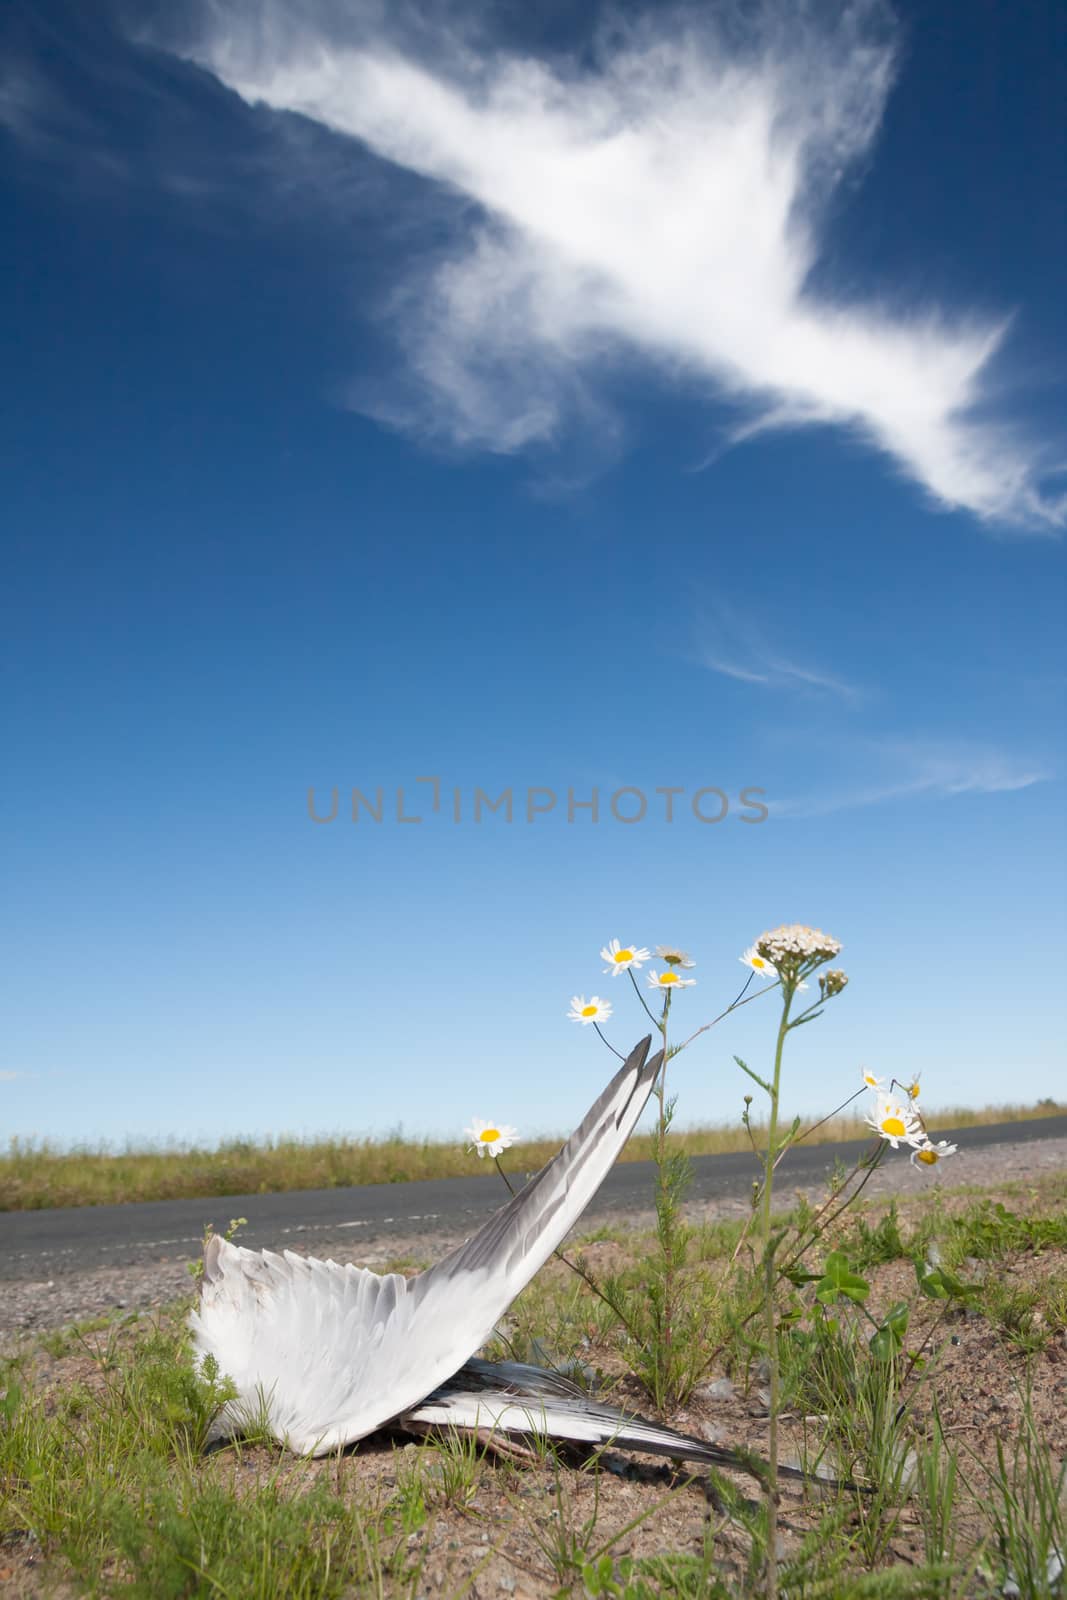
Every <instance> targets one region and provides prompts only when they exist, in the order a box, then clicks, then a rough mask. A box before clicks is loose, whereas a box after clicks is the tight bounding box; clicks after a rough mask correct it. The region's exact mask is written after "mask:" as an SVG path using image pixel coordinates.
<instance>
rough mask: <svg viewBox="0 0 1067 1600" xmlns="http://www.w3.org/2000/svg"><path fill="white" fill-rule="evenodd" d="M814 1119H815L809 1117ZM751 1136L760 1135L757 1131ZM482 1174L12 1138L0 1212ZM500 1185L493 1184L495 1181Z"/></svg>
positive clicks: (691, 1133)
mask: <svg viewBox="0 0 1067 1600" xmlns="http://www.w3.org/2000/svg"><path fill="white" fill-rule="evenodd" d="M1063 1111H1067V1105H1062V1104H1059V1103H1057V1102H1056V1101H1054V1100H1042V1101H1040V1102H1039V1103H1038V1104H1037V1105H1035V1106H990V1107H986V1108H985V1109H984V1110H978V1111H975V1110H974V1109H973V1108H966V1109H963V1108H961V1109H956V1108H950V1109H948V1110H945V1111H940V1112H936V1113H933V1114H931V1116H930V1118H929V1122H930V1127H931V1130H932V1131H934V1132H936V1130H937V1129H938V1128H965V1127H974V1126H976V1125H978V1124H982V1123H996V1122H1016V1121H1025V1120H1026V1119H1028V1118H1032V1117H1046V1116H1054V1115H1055V1114H1056V1113H1057V1112H1063ZM811 1120H812V1121H815V1120H816V1119H815V1118H814V1117H813V1118H812V1119H811ZM869 1131H870V1130H869V1129H868V1128H867V1127H866V1125H865V1123H864V1122H863V1121H862V1119H861V1118H859V1117H835V1118H833V1119H832V1120H830V1121H829V1122H825V1123H823V1124H822V1125H821V1126H820V1127H818V1128H817V1129H816V1130H815V1132H814V1133H812V1134H811V1135H810V1136H809V1139H808V1142H809V1143H811V1142H814V1143H826V1142H832V1141H835V1140H839V1139H859V1138H863V1137H866V1136H867V1135H868V1133H869ZM754 1132H755V1134H756V1137H757V1139H758V1137H759V1129H758V1128H754ZM672 1140H673V1144H674V1148H676V1149H678V1150H684V1151H685V1152H686V1154H688V1155H718V1154H721V1153H722V1152H724V1151H730V1150H747V1149H749V1148H750V1144H749V1139H748V1135H747V1134H746V1133H745V1130H744V1129H743V1128H742V1127H741V1126H740V1125H737V1124H735V1125H732V1126H722V1127H705V1128H691V1129H688V1130H686V1129H679V1130H675V1131H672ZM561 1143H562V1138H556V1139H537V1140H527V1141H525V1142H523V1143H519V1144H516V1145H515V1146H514V1148H513V1149H511V1150H509V1151H508V1155H507V1164H508V1167H509V1169H510V1170H511V1171H513V1172H518V1173H522V1172H532V1171H535V1170H536V1169H537V1168H539V1167H541V1166H543V1165H544V1163H545V1162H546V1161H547V1160H548V1159H549V1158H550V1157H551V1156H553V1155H555V1153H556V1151H557V1150H558V1149H559V1147H560V1144H561ZM650 1149H651V1141H650V1139H649V1138H648V1137H644V1136H635V1137H634V1138H632V1139H631V1140H630V1142H629V1144H628V1145H627V1147H626V1149H625V1151H624V1152H623V1154H622V1156H621V1158H620V1159H621V1160H623V1161H643V1160H646V1159H647V1158H648V1156H649V1154H650ZM479 1172H480V1173H483V1174H485V1175H489V1176H493V1177H495V1176H496V1174H495V1172H494V1170H493V1166H492V1163H491V1162H486V1161H479V1160H478V1159H477V1158H476V1157H473V1156H471V1155H470V1154H468V1152H467V1151H466V1149H465V1148H464V1145H463V1144H462V1142H461V1141H460V1140H457V1141H456V1142H445V1141H442V1140H430V1139H424V1140H407V1139H399V1138H387V1139H359V1138H348V1137H338V1138H321V1139H295V1138H286V1137H285V1136H281V1137H279V1138H276V1139H273V1140H252V1139H233V1140H229V1141H227V1142H226V1143H225V1144H220V1145H219V1146H217V1147H216V1148H214V1149H207V1148H197V1147H195V1146H168V1147H156V1148H140V1149H138V1148H136V1147H133V1146H128V1147H126V1148H124V1149H121V1150H115V1149H110V1148H107V1147H98V1148H87V1147H76V1148H72V1149H66V1150H64V1149H59V1148H56V1147H53V1146H51V1145H49V1144H47V1143H44V1142H41V1143H34V1142H23V1141H19V1140H12V1141H11V1142H10V1144H9V1146H8V1149H7V1151H6V1153H3V1154H0V1211H32V1210H39V1209H41V1208H44V1207H48V1206H91V1205H110V1204H113V1203H116V1202H119V1201H130V1200H183V1199H195V1198H197V1197H201V1196H203V1197H210V1196H213V1195H228V1194H282V1193H285V1192H286V1191H288V1190H293V1189H331V1188H342V1187H344V1186H346V1185H349V1184H362V1183H404V1182H407V1181H409V1180H411V1179H416V1178H452V1177H457V1176H459V1175H461V1174H462V1175H468V1176H469V1175H471V1174H473V1173H479ZM498 1181H499V1180H498Z"/></svg>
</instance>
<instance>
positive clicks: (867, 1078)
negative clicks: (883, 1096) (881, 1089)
mask: <svg viewBox="0 0 1067 1600" xmlns="http://www.w3.org/2000/svg"><path fill="white" fill-rule="evenodd" d="M863 1081H864V1083H865V1084H866V1085H867V1087H868V1088H869V1089H877V1087H878V1079H877V1078H876V1077H875V1075H874V1073H873V1072H865V1073H864V1074H863Z"/></svg>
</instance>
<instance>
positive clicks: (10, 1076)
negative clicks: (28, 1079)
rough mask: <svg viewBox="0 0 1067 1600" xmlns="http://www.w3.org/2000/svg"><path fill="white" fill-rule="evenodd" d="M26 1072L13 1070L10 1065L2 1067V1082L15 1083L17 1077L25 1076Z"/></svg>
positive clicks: (0, 1080)
mask: <svg viewBox="0 0 1067 1600" xmlns="http://www.w3.org/2000/svg"><path fill="white" fill-rule="evenodd" d="M25 1076H26V1074H25V1073H24V1072H12V1071H11V1069H10V1068H9V1067H0V1083H14V1081H15V1079H16V1078H24V1077H25Z"/></svg>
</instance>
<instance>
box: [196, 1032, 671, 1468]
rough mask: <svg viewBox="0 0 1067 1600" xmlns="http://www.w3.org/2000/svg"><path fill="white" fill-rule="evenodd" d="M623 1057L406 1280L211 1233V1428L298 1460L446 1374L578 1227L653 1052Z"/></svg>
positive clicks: (351, 1435)
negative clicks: (491, 1198) (445, 1250)
mask: <svg viewBox="0 0 1067 1600" xmlns="http://www.w3.org/2000/svg"><path fill="white" fill-rule="evenodd" d="M650 1043H651V1040H650V1039H649V1038H646V1039H643V1040H642V1041H641V1043H640V1044H639V1045H638V1046H637V1047H636V1048H635V1049H634V1050H633V1051H632V1052H631V1053H630V1055H629V1057H628V1058H627V1060H626V1061H625V1062H624V1063H623V1065H622V1067H621V1068H620V1069H619V1071H618V1072H617V1073H616V1075H615V1077H614V1078H613V1079H612V1081H611V1083H610V1084H609V1085H608V1087H607V1088H606V1089H605V1090H604V1092H603V1094H601V1095H600V1096H599V1098H598V1099H597V1101H596V1103H595V1104H594V1105H593V1107H592V1108H591V1110H590V1111H589V1113H588V1114H587V1115H586V1117H585V1118H584V1119H583V1121H582V1123H581V1125H580V1126H579V1128H578V1129H577V1130H576V1132H575V1133H573V1134H572V1135H571V1137H570V1138H569V1139H568V1140H567V1143H566V1144H565V1145H564V1146H563V1148H562V1150H561V1151H560V1152H559V1154H558V1155H557V1156H556V1157H555V1158H554V1160H552V1161H550V1162H549V1163H548V1164H547V1166H545V1167H544V1168H543V1169H542V1170H541V1172H540V1173H538V1175H537V1177H536V1178H534V1179H533V1181H532V1182H531V1183H529V1184H527V1186H526V1187H525V1189H523V1190H522V1191H521V1193H519V1194H518V1195H516V1196H515V1198H514V1199H513V1200H511V1201H510V1202H509V1203H508V1204H507V1205H506V1206H504V1207H502V1209H501V1210H500V1211H499V1212H497V1213H496V1215H495V1216H493V1217H491V1218H490V1219H489V1221H488V1222H487V1223H486V1224H485V1226H484V1227H483V1228H480V1229H479V1230H478V1232H477V1233H476V1234H475V1235H474V1236H473V1237H472V1238H471V1239H470V1240H468V1242H467V1243H466V1244H464V1245H461V1246H460V1248H459V1249H458V1250H456V1251H454V1252H453V1253H452V1254H451V1255H450V1256H447V1257H446V1258H445V1260H444V1261H442V1262H440V1263H439V1265H438V1266H436V1267H432V1268H431V1269H430V1270H429V1271H428V1272H424V1273H422V1274H420V1275H419V1276H418V1277H416V1278H411V1279H406V1278H403V1277H401V1276H399V1275H397V1274H387V1275H384V1276H379V1275H378V1274H377V1273H374V1272H370V1271H368V1270H367V1269H366V1268H362V1267H353V1266H347V1267H341V1266H338V1265H337V1264H336V1263H335V1262H332V1261H325V1262H324V1261H316V1260H314V1259H313V1258H304V1257H301V1256H296V1255H293V1254H292V1253H291V1252H289V1251H286V1253H285V1255H284V1256H277V1255H273V1254H272V1253H271V1252H270V1251H262V1252H258V1251H251V1250H245V1249H243V1248H241V1247H240V1246H237V1245H233V1244H229V1243H228V1242H227V1241H226V1240H224V1239H220V1238H218V1237H215V1238H213V1239H211V1240H209V1242H208V1244H207V1247H206V1248H205V1252H204V1278H203V1284H202V1293H201V1301H200V1306H199V1308H198V1310H197V1311H195V1312H194V1313H193V1315H192V1317H191V1318H190V1325H191V1327H192V1331H193V1338H194V1344H195V1347H196V1350H197V1353H198V1356H199V1357H200V1359H201V1360H203V1359H204V1358H205V1357H207V1356H211V1357H213V1358H214V1360H215V1361H216V1362H217V1363H218V1367H219V1369H220V1371H221V1372H223V1373H225V1374H226V1375H227V1376H229V1377H230V1378H231V1379H232V1380H233V1381H234V1383H235V1385H236V1388H237V1398H236V1400H235V1401H233V1402H231V1404H230V1405H229V1407H228V1408H227V1414H226V1418H225V1419H224V1423H223V1426H227V1425H228V1426H230V1428H231V1429H232V1430H234V1431H236V1430H237V1429H238V1428H240V1427H242V1426H244V1425H246V1424H247V1422H248V1420H249V1418H250V1417H256V1418H258V1419H259V1420H260V1421H265V1422H266V1425H267V1426H268V1428H269V1429H270V1431H271V1432H272V1433H273V1434H274V1436H275V1437H276V1438H278V1439H279V1440H281V1441H283V1442H284V1443H286V1444H288V1445H289V1446H290V1448H292V1449H294V1450H296V1451H299V1452H300V1453H301V1454H314V1455H322V1454H325V1453H326V1452H327V1451H329V1450H333V1449H336V1448H337V1447H338V1446H340V1445H344V1444H349V1443H351V1442H352V1441H353V1440H355V1439H361V1438H363V1437H364V1436H365V1435H366V1434H368V1433H371V1432H373V1430H374V1429H375V1428H378V1427H381V1425H382V1424H383V1423H385V1422H388V1421H390V1420H391V1419H392V1418H394V1417H396V1416H398V1415H399V1414H400V1413H401V1412H402V1411H404V1410H405V1409H407V1408H409V1407H411V1406H413V1405H416V1404H417V1403H418V1402H419V1401H420V1400H423V1399H424V1398H425V1397H426V1396H427V1395H428V1394H430V1393H431V1391H432V1390H433V1389H435V1388H436V1387H437V1386H438V1385H439V1384H440V1383H442V1382H443V1381H444V1380H445V1379H446V1378H448V1377H450V1376H451V1375H452V1374H453V1373H455V1372H456V1371H457V1370H458V1369H459V1368H460V1367H461V1366H462V1365H463V1363H464V1362H465V1361H466V1360H467V1359H468V1358H469V1357H470V1356H472V1355H473V1354H474V1352H475V1350H477V1349H479V1347H480V1346H481V1345H483V1344H484V1343H485V1341H486V1340H487V1339H488V1337H489V1336H490V1334H491V1333H492V1330H493V1328H494V1326H495V1324H496V1323H497V1322H498V1320H499V1319H500V1317H501V1316H502V1315H503V1313H504V1312H505V1311H506V1310H507V1308H508V1306H509V1305H510V1304H511V1302H512V1301H513V1300H514V1299H515V1297H516V1295H518V1294H519V1293H520V1292H521V1290H522V1289H524V1288H525V1287H526V1285H527V1283H529V1281H530V1279H531V1278H532V1277H533V1275H534V1273H535V1272H536V1271H537V1270H538V1269H539V1268H540V1267H541V1266H542V1265H543V1264H544V1262H545V1261H546V1260H547V1259H548V1257H549V1256H550V1255H551V1253H552V1251H553V1250H554V1249H555V1248H556V1246H557V1245H558V1244H559V1243H560V1242H561V1240H562V1239H563V1238H564V1237H565V1235H566V1233H567V1232H568V1230H569V1229H570V1228H571V1227H572V1226H573V1224H574V1223H575V1222H576V1221H577V1219H578V1217H579V1216H580V1215H581V1213H582V1212H583V1211H584V1209H585V1207H586V1206H587V1205H588V1203H589V1201H590V1200H591V1199H592V1198H593V1195H594V1194H595V1193H596V1191H597V1189H598V1188H599V1187H600V1184H601V1182H602V1181H603V1179H604V1177H605V1176H606V1175H607V1173H608V1171H609V1170H610V1168H611V1166H612V1165H613V1163H614V1161H615V1159H616V1157H617V1156H618V1154H619V1152H620V1151H621V1149H622V1147H623V1145H624V1144H625V1143H626V1140H627V1139H628V1138H629V1136H630V1133H631V1131H632V1130H633V1127H634V1125H635V1124H636V1122H637V1119H638V1117H639V1116H640V1115H641V1112H642V1111H643V1109H644V1106H645V1103H646V1101H647V1099H648V1096H649V1094H650V1092H651V1089H652V1085H653V1083H654V1081H655V1078H656V1074H657V1072H658V1071H659V1067H660V1063H661V1061H662V1055H656V1056H654V1057H653V1058H652V1059H651V1060H650V1059H648V1051H649V1046H650Z"/></svg>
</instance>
